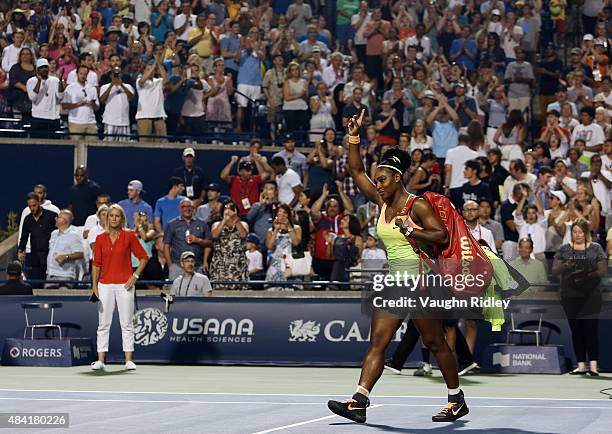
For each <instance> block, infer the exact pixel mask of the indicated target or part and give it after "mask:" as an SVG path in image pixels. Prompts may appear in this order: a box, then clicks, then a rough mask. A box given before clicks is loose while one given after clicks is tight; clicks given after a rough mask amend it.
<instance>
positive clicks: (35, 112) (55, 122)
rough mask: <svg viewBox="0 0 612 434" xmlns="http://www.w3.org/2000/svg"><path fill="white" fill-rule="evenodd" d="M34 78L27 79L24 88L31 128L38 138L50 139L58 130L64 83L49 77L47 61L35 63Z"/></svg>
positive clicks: (61, 79) (40, 60)
mask: <svg viewBox="0 0 612 434" xmlns="http://www.w3.org/2000/svg"><path fill="white" fill-rule="evenodd" d="M36 72H37V74H36V77H32V78H30V79H28V81H27V83H26V87H27V89H28V97H29V98H30V101H31V102H32V121H31V122H32V123H31V128H32V130H33V131H34V132H35V133H36V136H39V134H40V137H52V136H53V133H55V131H57V130H59V128H60V102H61V100H62V98H63V97H64V89H65V88H66V83H65V82H64V79H63V77H62V76H61V75H60V78H57V77H50V76H49V62H48V61H47V59H42V58H41V59H38V60H37V61H36Z"/></svg>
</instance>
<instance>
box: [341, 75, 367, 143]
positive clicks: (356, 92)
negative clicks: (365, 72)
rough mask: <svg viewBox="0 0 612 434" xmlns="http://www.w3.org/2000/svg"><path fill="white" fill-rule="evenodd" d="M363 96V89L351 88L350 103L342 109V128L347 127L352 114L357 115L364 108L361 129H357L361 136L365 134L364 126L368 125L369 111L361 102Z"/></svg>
mask: <svg viewBox="0 0 612 434" xmlns="http://www.w3.org/2000/svg"><path fill="white" fill-rule="evenodd" d="M362 98H363V89H362V88H361V87H356V88H354V89H353V99H352V101H351V102H350V103H347V104H346V105H345V106H344V110H343V111H342V126H343V127H344V128H346V127H347V125H348V121H349V119H351V118H352V117H353V116H359V115H360V114H361V111H362V110H365V116H364V122H363V124H362V125H361V129H360V130H359V134H361V136H362V137H365V135H366V126H368V125H370V111H369V110H368V108H367V107H366V106H365V105H363V104H362V103H361V99H362Z"/></svg>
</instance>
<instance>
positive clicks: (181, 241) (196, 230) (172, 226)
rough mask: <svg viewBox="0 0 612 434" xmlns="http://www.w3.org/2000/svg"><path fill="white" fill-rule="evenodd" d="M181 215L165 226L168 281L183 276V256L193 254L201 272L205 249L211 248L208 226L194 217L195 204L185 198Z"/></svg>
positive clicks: (181, 202) (181, 205)
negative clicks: (186, 253)
mask: <svg viewBox="0 0 612 434" xmlns="http://www.w3.org/2000/svg"><path fill="white" fill-rule="evenodd" d="M179 210H180V215H179V216H178V217H176V218H173V219H172V220H170V221H169V222H168V224H167V225H166V226H164V256H165V257H166V263H167V264H168V267H169V275H168V279H170V280H174V279H175V278H177V277H178V276H179V275H180V274H181V255H182V254H183V253H184V252H187V251H189V252H193V253H194V255H195V262H196V270H201V268H202V266H203V265H202V264H203V258H204V249H205V248H207V247H210V246H211V242H210V239H211V237H210V230H209V228H208V225H207V224H206V223H205V222H203V221H202V220H199V219H197V218H194V217H193V203H192V202H191V200H190V199H187V198H183V199H182V200H181V201H180V204H179Z"/></svg>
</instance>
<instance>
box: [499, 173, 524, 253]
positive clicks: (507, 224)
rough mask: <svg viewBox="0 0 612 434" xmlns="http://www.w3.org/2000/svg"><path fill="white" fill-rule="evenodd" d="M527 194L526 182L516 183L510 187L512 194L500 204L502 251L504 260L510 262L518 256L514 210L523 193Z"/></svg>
mask: <svg viewBox="0 0 612 434" xmlns="http://www.w3.org/2000/svg"><path fill="white" fill-rule="evenodd" d="M528 194H529V186H528V185H527V184H523V183H520V182H519V183H518V184H515V185H514V187H513V188H512V195H510V196H509V197H508V199H507V200H505V201H503V202H502V204H501V210H500V211H501V223H502V227H503V228H504V242H503V243H502V253H503V257H504V260H505V261H506V262H510V261H512V260H513V259H515V258H517V257H518V240H519V233H518V229H517V227H516V222H515V221H514V214H513V213H514V210H515V209H516V208H517V206H518V203H519V202H520V201H521V200H522V199H523V197H524V196H525V195H528Z"/></svg>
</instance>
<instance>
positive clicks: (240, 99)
mask: <svg viewBox="0 0 612 434" xmlns="http://www.w3.org/2000/svg"><path fill="white" fill-rule="evenodd" d="M237 90H238V92H240V93H243V94H244V95H246V96H247V97H248V98H249V99H251V100H253V101H257V100H258V99H259V98H260V97H261V86H252V85H250V84H239V85H238V89H237ZM249 102H250V101H249V100H248V99H246V98H245V97H244V96H243V95H240V94H239V93H237V94H236V104H238V107H243V108H245V107H248V106H249Z"/></svg>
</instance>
